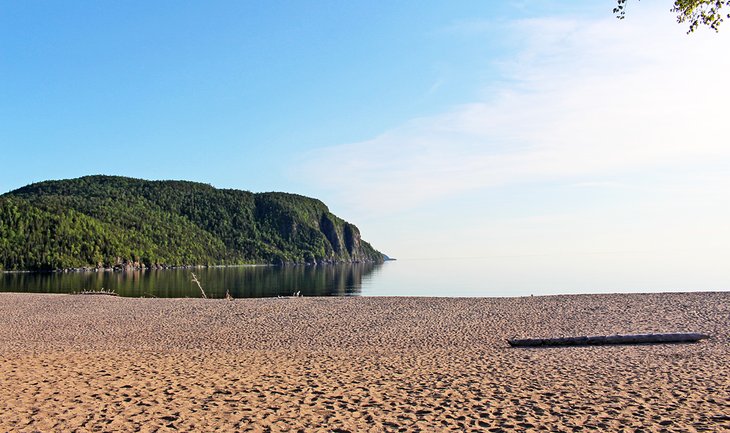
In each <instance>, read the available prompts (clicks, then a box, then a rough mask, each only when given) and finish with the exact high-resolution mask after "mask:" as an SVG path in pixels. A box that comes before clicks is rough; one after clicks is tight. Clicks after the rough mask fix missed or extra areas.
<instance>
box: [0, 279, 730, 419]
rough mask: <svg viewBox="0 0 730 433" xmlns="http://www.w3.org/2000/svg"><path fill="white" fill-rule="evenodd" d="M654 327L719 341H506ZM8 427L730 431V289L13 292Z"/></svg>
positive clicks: (2, 298) (1, 407)
mask: <svg viewBox="0 0 730 433" xmlns="http://www.w3.org/2000/svg"><path fill="white" fill-rule="evenodd" d="M648 332H701V333H706V334H710V335H711V336H712V338H711V339H709V340H704V341H702V342H700V343H696V344H675V345H640V346H603V347H565V348H543V349H517V348H510V347H509V345H508V344H507V343H506V341H505V340H506V339H507V338H511V337H557V336H574V335H604V334H616V333H621V334H624V333H648ZM0 431H13V432H15V431H18V432H36V431H40V432H53V431H68V432H73V431H76V432H116V431H140V432H180V431H189V432H192V431H206V432H213V431H220V432H231V431H252V432H309V431H323V432H326V431H328V432H382V431H394V432H396V431H402V432H416V431H422V432H441V431H472V432H484V431H487V432H509V431H550V432H586V431H625V432H640V431H641V432H696V431H706V432H722V431H730V292H721V293H669V294H618V295H577V296H548V297H527V298H366V297H352V298H287V299H246V300H244V299H241V300H233V301H226V300H203V299H131V298H118V297H111V296H102V295H39V294H0Z"/></svg>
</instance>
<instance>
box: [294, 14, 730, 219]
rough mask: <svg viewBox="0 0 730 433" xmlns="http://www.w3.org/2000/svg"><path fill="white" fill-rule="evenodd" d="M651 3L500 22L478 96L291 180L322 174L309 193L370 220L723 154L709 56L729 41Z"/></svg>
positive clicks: (719, 72)
mask: <svg viewBox="0 0 730 433" xmlns="http://www.w3.org/2000/svg"><path fill="white" fill-rule="evenodd" d="M650 9H651V8H645V9H644V8H642V11H639V10H638V9H637V10H636V11H635V12H636V14H635V16H633V17H632V19H631V20H625V21H624V22H617V21H616V20H615V19H613V18H612V17H607V18H606V19H602V20H598V21H577V20H564V19H539V20H526V21H518V22H514V23H511V24H509V25H508V26H507V32H508V33H507V37H511V38H514V39H515V40H517V42H518V43H519V44H520V46H521V47H522V48H521V49H520V50H519V52H518V53H517V54H516V55H515V56H513V57H511V58H509V59H503V60H502V61H501V63H500V67H501V69H502V71H503V79H502V80H500V81H499V82H498V83H496V84H494V83H493V84H485V86H484V88H485V94H486V96H485V97H484V98H482V100H477V101H475V102H472V103H467V104H463V105H461V106H458V107H455V108H454V109H453V110H451V111H449V112H446V113H443V114H439V115H435V116H431V117H427V118H419V119H414V120H412V121H410V122H408V123H407V124H405V125H402V126H400V127H398V128H395V129H393V130H391V131H387V132H384V133H383V134H381V135H380V136H378V137H375V138H373V139H371V140H367V141H363V142H359V143H351V144H343V145H340V146H333V147H328V148H323V149H319V150H317V151H315V152H312V153H310V154H308V155H306V156H305V157H304V159H303V161H302V163H301V166H300V169H299V175H300V176H301V177H302V178H303V179H307V182H310V183H311V182H312V181H309V179H322V176H321V175H319V173H326V174H327V176H326V184H324V183H315V184H313V186H314V187H316V188H319V189H323V190H328V189H329V190H331V194H333V195H338V194H341V195H340V196H339V197H338V199H339V201H340V202H342V203H344V204H345V205H346V206H347V207H349V208H351V209H353V210H354V211H356V212H357V213H358V214H369V215H372V214H373V212H379V213H386V214H387V213H397V212H399V211H404V210H408V209H413V208H417V207H418V206H421V205H422V204H424V203H427V202H433V201H434V200H438V199H439V198H442V199H445V198H448V197H450V196H453V195H457V194H462V193H464V192H467V191H473V190H480V189H485V188H490V187H495V186H500V185H509V184H524V183H527V184H529V183H533V182H544V181H553V180H564V179H567V180H570V181H571V182H573V183H580V182H584V183H591V182H597V183H600V182H603V181H604V180H605V179H604V177H605V176H611V177H616V176H619V175H622V174H631V173H636V172H640V171H646V170H654V169H662V168H671V167H677V166H681V167H693V168H695V169H696V168H699V167H702V166H703V164H710V163H713V164H716V163H717V161H718V160H722V159H727V158H729V157H730V146H727V145H726V144H725V143H724V142H723V141H722V140H720V139H719V138H718V137H723V136H724V134H725V133H726V131H725V130H724V128H723V125H724V123H725V121H726V119H725V113H726V110H725V109H724V103H725V102H726V101H727V100H728V99H730V90H729V89H728V86H727V85H726V84H725V82H724V80H725V79H726V77H727V76H730V59H728V57H727V56H725V55H721V53H725V52H726V51H727V47H728V42H729V39H728V36H730V35H728V34H727V33H726V32H725V33H723V32H721V33H720V34H714V33H713V34H710V33H709V32H708V33H705V34H702V33H700V34H696V35H691V36H687V35H685V34H684V29H683V28H680V27H681V26H678V25H677V24H675V23H674V22H673V21H672V19H671V17H667V18H666V19H664V18H662V19H658V18H656V17H655V16H652V14H656V10H650ZM642 13H643V14H642ZM470 26H472V27H473V26H474V23H470ZM721 181H724V182H725V183H726V184H727V183H728V178H727V177H724V178H722V179H721ZM328 185H331V188H330V187H329V186H328Z"/></svg>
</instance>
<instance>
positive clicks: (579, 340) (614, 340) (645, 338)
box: [507, 333, 710, 347]
mask: <svg viewBox="0 0 730 433" xmlns="http://www.w3.org/2000/svg"><path fill="white" fill-rule="evenodd" d="M705 338H710V336H709V335H705V334H696V333H679V334H629V335H595V336H592V337H561V338H524V339H516V338H515V339H510V340H507V342H508V343H509V344H510V346H512V347H548V346H602V345H606V344H663V343H695V342H697V341H699V340H703V339H705Z"/></svg>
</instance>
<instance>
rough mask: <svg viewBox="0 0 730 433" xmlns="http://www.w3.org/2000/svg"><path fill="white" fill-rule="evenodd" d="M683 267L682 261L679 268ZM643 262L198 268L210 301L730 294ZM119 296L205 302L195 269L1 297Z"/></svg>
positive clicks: (21, 288) (707, 278)
mask: <svg viewBox="0 0 730 433" xmlns="http://www.w3.org/2000/svg"><path fill="white" fill-rule="evenodd" d="M678 263H681V261H680V262H678ZM703 266H704V267H703V268H688V267H686V266H685V267H682V266H680V265H677V264H674V263H673V262H670V261H667V260H664V261H656V262H648V261H647V260H643V261H642V260H639V259H638V258H636V257H624V256H607V257H598V258H596V257H591V256H585V255H583V256H576V257H567V258H566V257H561V256H535V257H532V256H523V257H491V258H478V259H473V258H469V259H432V260H428V259H418V260H415V259H414V260H398V261H393V262H386V263H384V264H382V265H372V264H359V265H341V266H316V267H314V266H294V267H275V266H242V267H229V268H208V269H194V270H192V272H195V274H196V275H197V276H198V278H199V280H200V282H201V284H202V285H203V288H204V289H205V291H206V293H207V294H208V296H209V297H214V298H221V297H224V296H225V293H226V289H228V290H229V291H230V293H231V295H232V296H233V297H234V298H250V297H271V296H290V295H292V294H294V293H296V292H298V291H300V292H301V294H302V295H303V296H351V295H355V296H358V295H363V296H529V295H549V294H566V293H615V292H667V291H726V290H729V289H730V271H728V268H727V267H726V266H717V265H716V264H712V263H709V264H706V265H703ZM102 288H103V289H106V290H114V291H115V292H117V293H118V294H119V295H121V296H132V297H153V296H154V297H191V298H197V297H200V290H199V289H198V287H197V286H196V285H195V283H193V282H192V279H191V271H190V270H148V271H130V272H78V273H68V274H60V273H6V274H0V291H1V292H42V293H73V292H79V291H84V290H100V289H102Z"/></svg>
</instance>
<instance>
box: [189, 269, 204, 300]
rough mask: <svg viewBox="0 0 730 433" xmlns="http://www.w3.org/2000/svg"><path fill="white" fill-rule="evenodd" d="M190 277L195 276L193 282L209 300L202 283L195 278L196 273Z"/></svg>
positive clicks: (192, 273)
mask: <svg viewBox="0 0 730 433" xmlns="http://www.w3.org/2000/svg"><path fill="white" fill-rule="evenodd" d="M190 275H192V276H193V282H194V283H195V284H197V285H198V288H199V289H200V293H201V294H202V295H203V298H204V299H208V296H207V295H206V294H205V290H203V286H201V285H200V281H198V277H196V276H195V273H194V272H191V273H190Z"/></svg>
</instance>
